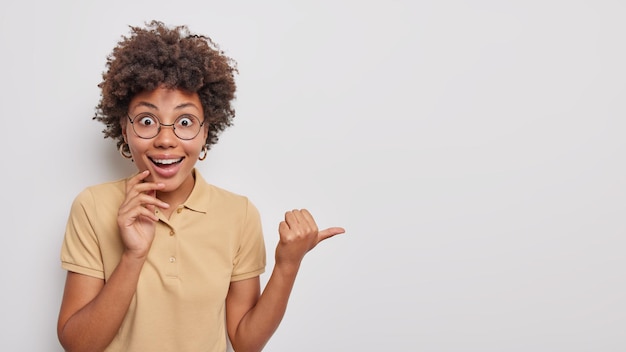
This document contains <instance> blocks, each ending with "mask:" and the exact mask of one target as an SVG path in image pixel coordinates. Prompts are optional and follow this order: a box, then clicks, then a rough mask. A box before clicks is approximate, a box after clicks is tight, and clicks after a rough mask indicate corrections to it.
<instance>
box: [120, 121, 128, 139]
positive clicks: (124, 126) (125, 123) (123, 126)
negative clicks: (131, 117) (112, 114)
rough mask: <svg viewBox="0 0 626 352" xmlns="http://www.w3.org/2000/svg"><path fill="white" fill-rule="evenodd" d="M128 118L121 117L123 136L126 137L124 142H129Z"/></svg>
mask: <svg viewBox="0 0 626 352" xmlns="http://www.w3.org/2000/svg"><path fill="white" fill-rule="evenodd" d="M127 122H128V121H127V120H126V119H125V118H123V117H122V118H121V119H120V127H121V128H122V137H123V138H124V143H128V139H127V138H126V126H127Z"/></svg>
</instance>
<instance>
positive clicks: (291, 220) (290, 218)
mask: <svg viewBox="0 0 626 352" xmlns="http://www.w3.org/2000/svg"><path fill="white" fill-rule="evenodd" d="M295 211H296V210H291V211H288V212H286V213H285V222H286V223H287V225H288V226H289V228H291V227H293V226H296V225H297V224H298V219H297V218H296V214H295V213H294V212H295Z"/></svg>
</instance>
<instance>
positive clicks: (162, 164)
mask: <svg viewBox="0 0 626 352" xmlns="http://www.w3.org/2000/svg"><path fill="white" fill-rule="evenodd" d="M183 159H184V158H177V159H152V158H150V161H152V163H153V164H155V165H156V166H159V167H168V166H172V165H176V164H179V163H180V162H182V161H183Z"/></svg>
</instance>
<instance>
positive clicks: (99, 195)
mask: <svg viewBox="0 0 626 352" xmlns="http://www.w3.org/2000/svg"><path fill="white" fill-rule="evenodd" d="M125 189H126V179H120V180H116V181H110V182H104V183H100V184H96V185H91V186H88V187H86V188H84V189H83V190H82V191H80V192H79V193H78V194H77V195H76V197H75V199H74V204H75V205H77V204H82V205H85V204H91V205H92V206H96V204H97V205H102V204H107V203H114V204H115V203H119V202H120V201H122V200H123V199H124V193H125Z"/></svg>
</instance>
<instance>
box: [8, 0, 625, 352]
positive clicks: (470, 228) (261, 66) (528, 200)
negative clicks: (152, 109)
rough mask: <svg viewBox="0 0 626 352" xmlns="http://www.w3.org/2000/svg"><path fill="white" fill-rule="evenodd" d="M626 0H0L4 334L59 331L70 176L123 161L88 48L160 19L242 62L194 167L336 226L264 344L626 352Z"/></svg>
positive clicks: (123, 168)
mask: <svg viewBox="0 0 626 352" xmlns="http://www.w3.org/2000/svg"><path fill="white" fill-rule="evenodd" d="M624 18H626V3H624V2H623V1H617V0H615V1H602V0H600V1H591V0H589V1H554V0H543V1H521V0H520V1H518V0H514V1H461V0H448V1H408V0H406V1H356V0H354V1H338V0H335V1H330V0H316V1H312V0H306V1H299V2H297V1H286V0H285V1H279V0H269V1H263V2H261V1H230V2H227V1H219V2H213V1H161V0H157V1H117V0H115V1H69V0H65V1H56V2H55V1H43V0H39V1H21V2H18V1H12V2H8V1H5V2H3V3H2V5H0V50H1V54H0V85H1V86H0V116H1V118H2V120H1V121H2V123H3V124H2V136H1V138H0V150H1V154H2V161H3V162H2V172H1V173H0V175H1V176H0V177H1V178H0V181H1V182H2V188H3V192H2V200H3V201H2V203H3V210H2V213H1V214H2V215H1V216H2V222H1V223H2V225H3V226H2V228H3V230H2V235H1V236H0V248H1V249H2V256H1V257H0V258H1V262H2V268H3V270H2V271H3V280H2V282H3V283H2V290H0V302H2V303H1V304H2V310H1V311H2V314H0V326H2V328H1V329H0V334H1V335H0V336H1V338H0V350H2V351H28V352H31V351H60V350H61V348H60V347H59V344H58V342H57V338H56V330H55V329H56V318H57V313H58V309H59V304H60V300H61V294H62V290H63V282H64V275H65V273H64V271H63V270H62V269H61V268H60V262H59V251H60V245H61V241H62V237H63V232H64V227H65V221H66V219H67V215H68V211H69V207H70V204H71V201H72V199H73V198H74V196H75V195H76V194H77V193H78V192H79V191H80V190H82V189H83V188H84V187H86V186H88V185H91V184H95V183H99V182H103V181H108V180H112V179H117V178H121V177H124V176H126V175H128V174H129V173H130V172H134V169H133V166H132V164H130V163H129V162H128V161H126V160H124V159H122V158H121V157H120V156H119V154H117V151H116V149H115V143H114V141H112V140H110V139H104V138H103V135H102V133H101V130H102V128H103V127H104V125H101V124H100V123H99V122H96V121H93V120H91V117H92V116H93V114H94V107H95V105H96V104H97V102H98V99H99V91H98V88H97V86H96V85H97V84H98V83H99V82H100V79H101V73H102V71H103V70H104V63H105V59H106V56H107V55H108V54H109V53H110V51H111V49H112V48H113V46H114V45H115V44H116V43H117V41H118V40H119V39H120V37H121V35H125V34H128V25H142V24H143V23H144V22H145V21H147V20H151V19H159V20H162V21H164V22H166V23H167V24H187V25H189V27H190V29H191V30H192V31H193V32H197V33H202V34H207V35H209V36H211V37H212V38H213V39H214V40H215V41H216V42H217V43H219V44H220V46H221V48H222V49H223V50H224V51H225V52H226V53H227V54H228V55H230V56H232V57H233V58H234V59H235V60H237V62H238V64H239V70H240V74H239V75H238V76H237V83H238V95H237V101H236V103H235V104H236V105H235V106H236V109H237V117H236V120H235V125H234V126H233V127H231V128H229V129H228V130H226V131H225V132H224V133H223V134H222V136H221V140H220V142H219V143H218V144H217V145H216V146H215V147H214V149H213V150H212V151H211V154H210V156H209V158H207V160H205V161H204V162H202V163H199V165H198V167H199V169H200V170H201V172H202V173H203V174H204V175H205V177H206V178H207V179H208V180H209V181H210V182H212V183H214V184H216V185H218V186H221V187H224V188H227V189H230V190H231V191H234V192H237V193H240V194H245V195H247V196H248V197H250V198H251V199H252V201H253V202H254V203H255V204H256V205H257V206H258V208H259V210H260V211H261V215H262V218H263V225H264V228H265V231H266V242H267V247H268V258H269V259H270V261H269V263H268V272H267V273H266V274H264V275H263V276H262V280H263V283H265V282H266V280H267V278H268V276H269V272H270V271H271V268H272V266H273V249H274V246H275V244H276V238H277V231H276V229H277V225H278V222H279V221H280V220H281V218H282V215H283V212H284V211H285V210H288V209H291V208H302V207H306V208H309V209H310V210H311V211H312V213H313V214H314V215H315V216H316V218H317V220H318V223H319V225H320V226H321V227H328V226H343V227H345V228H346V230H347V233H346V234H345V235H342V236H339V237H335V238H333V239H331V240H329V241H327V242H323V243H321V244H320V245H319V246H318V247H317V248H316V249H315V250H314V251H312V252H310V253H309V254H308V256H307V257H306V258H305V261H304V263H303V267H302V270H301V272H300V275H299V277H298V280H297V282H296V287H295V289H294V291H293V294H292V296H291V301H290V304H289V308H288V311H287V314H286V316H285V318H284V320H283V323H282V325H281V326H280V328H279V330H278V331H277V332H276V334H275V335H274V337H273V338H272V340H271V341H270V343H269V344H268V345H267V348H266V351H299V352H303V351H316V352H318V351H524V352H526V351H533V352H536V351H625V350H626V333H625V331H626V300H625V297H626V278H625V275H624V269H625V268H626V255H625V249H626V239H625V237H624V235H625V233H626V223H625V220H624V219H625V217H624V214H625V213H626V182H625V181H626V180H625V176H626V167H625V163H624V160H625V158H626V142H625V138H624V136H625V135H626V133H625V128H626V120H625V119H624V112H625V105H626V104H625V100H624V97H625V93H626V84H625V82H626V69H625V67H626V66H625V63H626V50H625V45H626V40H625V39H626V38H625V33H626V21H624Z"/></svg>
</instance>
